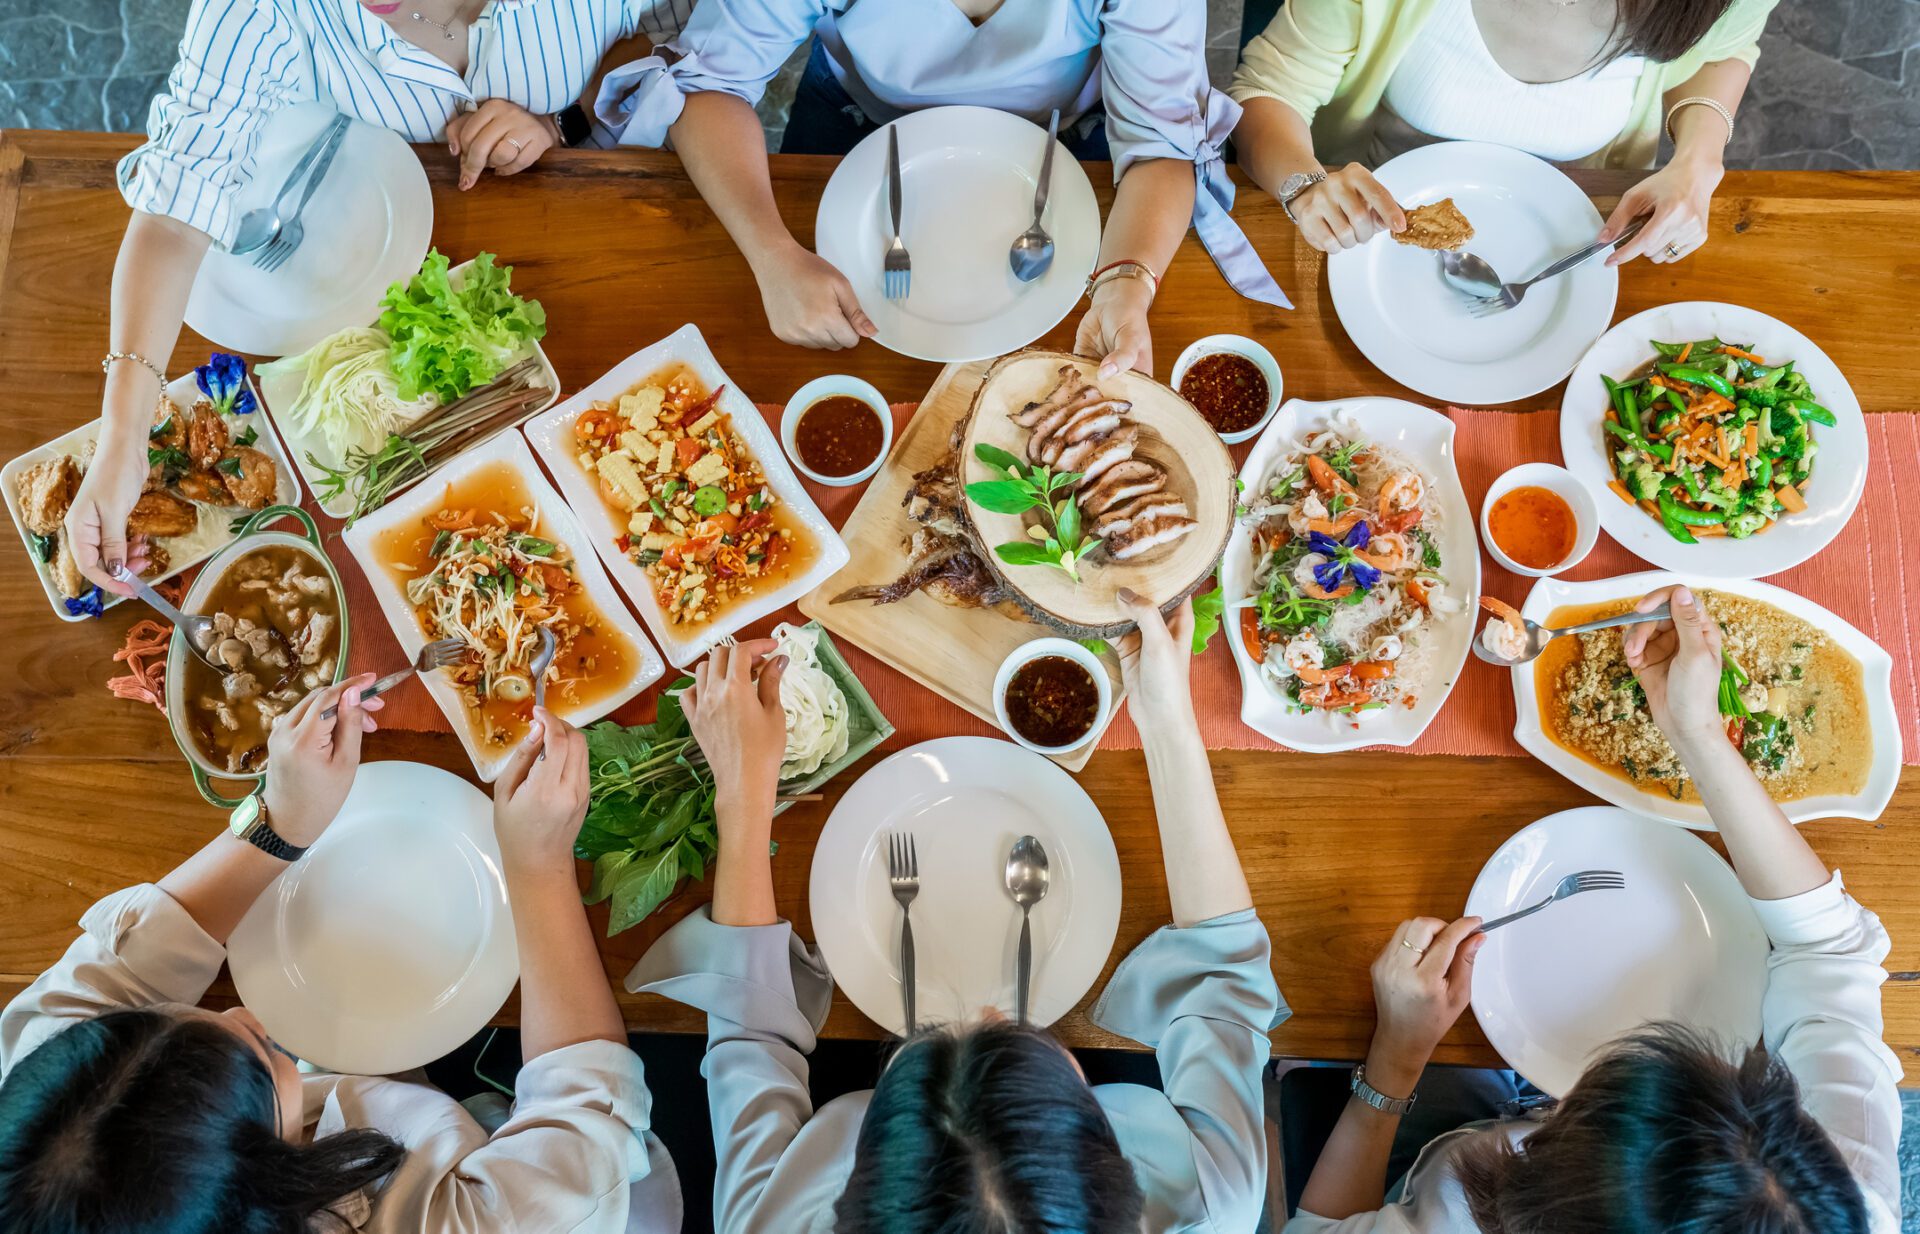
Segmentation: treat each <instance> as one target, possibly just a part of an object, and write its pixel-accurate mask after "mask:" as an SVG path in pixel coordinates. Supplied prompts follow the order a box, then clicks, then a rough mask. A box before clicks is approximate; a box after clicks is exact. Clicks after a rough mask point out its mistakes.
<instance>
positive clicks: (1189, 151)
mask: <svg viewBox="0 0 1920 1234" xmlns="http://www.w3.org/2000/svg"><path fill="white" fill-rule="evenodd" d="M1206 8H1207V6H1206V5H1205V4H1203V3H1201V2H1200V0H1004V3H1003V4H1001V6H1000V8H999V9H997V10H996V11H995V12H994V13H993V15H992V16H990V17H988V18H987V19H986V20H985V21H984V22H982V23H981V24H980V25H978V26H975V25H974V24H973V22H972V21H971V20H969V19H968V18H967V16H966V15H965V14H964V13H962V12H961V11H960V10H959V8H957V7H956V6H955V5H954V3H953V0H705V3H703V4H701V5H700V7H699V8H698V9H697V10H695V12H694V14H693V17H692V19H691V20H690V21H688V23H687V27H686V30H685V31H684V32H683V33H682V34H681V35H680V36H679V37H677V38H675V39H674V40H672V41H671V42H670V43H668V44H666V46H665V48H664V51H665V52H666V55H665V57H664V58H663V57H662V56H649V57H647V58H646V59H644V60H639V61H636V62H634V63H633V64H629V65H625V66H623V67H621V68H618V69H615V70H614V71H613V72H611V73H609V74H608V75H607V78H606V80H605V81H604V82H602V83H601V87H600V95H599V100H598V102H597V104H596V109H597V111H598V112H599V116H600V119H601V121H602V122H604V123H605V124H606V125H607V127H608V128H610V129H611V130H613V131H614V132H616V133H618V134H620V140H621V142H622V144H626V145H642V146H664V145H665V144H666V143H667V130H668V129H669V128H671V127H672V126H673V123H674V122H675V121H676V120H678V119H679V118H680V112H681V109H682V107H683V106H684V102H685V96H686V95H689V94H699V93H704V92H715V91H717V92H722V93H726V94H732V95H736V96H738V97H739V98H742V99H744V100H746V101H747V102H748V103H757V102H759V100H760V96H761V94H762V93H763V92H764V91H765V89H766V84H767V81H768V80H769V79H770V78H771V77H772V76H773V75H774V73H775V72H777V71H778V70H779V68H780V66H781V64H783V63H784V62H785V61H786V59H787V57H788V56H790V55H792V54H793V51H794V49H795V48H797V47H799V46H800V45H801V44H802V43H804V42H805V41H806V39H807V36H808V35H809V34H817V35H818V36H819V38H820V41H821V43H822V44H823V45H824V47H825V48H826V50H827V53H828V60H829V61H830V62H831V64H832V65H833V69H834V73H835V75H836V76H837V77H838V78H839V79H840V81H841V83H842V84H843V85H844V86H845V87H846V89H847V93H848V94H850V95H852V96H853V98H854V100H855V101H856V102H858V103H859V104H860V106H861V108H862V109H863V110H865V111H866V113H867V114H868V116H870V117H871V118H873V119H874V120H877V121H880V122H882V123H884V122H887V121H890V120H893V119H896V118H898V117H899V116H900V115H901V114H903V113H905V112H909V111H914V110H917V109H919V108H923V107H937V106H944V105H951V104H972V105H975V106H980V107H993V108H997V109H999V110H1001V111H1009V112H1013V113H1015V114H1017V115H1021V116H1024V117H1026V118H1027V119H1029V120H1032V121H1034V122H1036V123H1038V124H1043V125H1044V124H1045V123H1046V122H1047V116H1048V113H1049V112H1051V111H1052V110H1053V109H1054V108H1055V107H1058V108H1059V109H1060V121H1061V124H1062V125H1063V126H1070V125H1071V124H1072V123H1073V122H1074V121H1075V120H1077V119H1078V118H1079V117H1080V116H1081V115H1082V114H1084V113H1085V112H1087V111H1088V110H1089V109H1091V108H1092V107H1094V106H1095V105H1096V104H1104V106H1105V108H1106V123H1107V140H1108V144H1109V145H1110V146H1111V147H1112V150H1113V169H1114V178H1115V179H1116V180H1118V179H1119V177H1121V176H1123V175H1125V174H1126V171H1127V168H1128V167H1130V166H1132V165H1133V164H1134V163H1136V162H1138V161H1140V160H1141V159H1178V160H1180V161H1182V162H1190V163H1192V164H1193V165H1194V174H1195V176H1196V177H1197V181H1198V183H1197V185H1196V188H1197V190H1198V191H1197V192H1196V193H1195V196H1194V207H1193V225H1194V227H1195V228H1196V229H1197V230H1198V231H1199V233H1200V239H1201V241H1202V242H1203V243H1205V245H1206V246H1207V251H1208V253H1210V254H1211V255H1212V256H1213V259H1214V262H1215V263H1216V264H1217V265H1218V266H1219V267H1220V271H1221V273H1222V274H1223V275H1225V276H1226V279H1227V281H1228V282H1229V283H1231V284H1232V285H1233V287H1234V290H1236V291H1238V292H1239V293H1240V294H1241V295H1244V296H1250V297H1252V298H1254V299H1257V300H1264V301H1266V302H1267V303H1269V304H1277V305H1280V306H1281V307H1291V306H1290V305H1289V303H1288V300H1287V298H1286V296H1285V294H1284V293H1282V292H1281V290H1280V287H1279V285H1278V284H1276V283H1275V282H1274V281H1273V278H1272V277H1271V276H1270V275H1269V274H1268V273H1267V269H1266V267H1265V266H1264V265H1262V264H1261V262H1260V259H1259V257H1258V255H1257V254H1255V253H1254V251H1253V248H1252V246H1251V245H1249V244H1248V243H1247V238H1246V237H1245V236H1244V235H1242V234H1241V231H1240V228H1239V227H1238V225H1236V224H1235V223H1234V221H1233V219H1232V218H1231V217H1230V216H1229V215H1228V213H1227V212H1228V211H1229V210H1230V209H1231V208H1232V206H1233V183H1232V182H1231V181H1230V180H1229V179H1228V178H1227V171H1226V166H1225V164H1224V162H1223V161H1222V156H1221V145H1222V144H1223V143H1224V142H1225V141H1226V139H1227V135H1228V134H1229V133H1231V132H1232V131H1233V126H1234V124H1235V123H1236V122H1238V120H1239V118H1240V106H1239V104H1237V103H1235V102H1234V101H1233V100H1232V99H1229V98H1228V97H1227V96H1226V95H1224V94H1222V93H1220V92H1219V91H1217V90H1214V89H1212V88H1211V87H1210V86H1209V85H1208V84H1207V63H1206V53H1205V49H1204V45H1205V42H1206V33H1207V12H1206Z"/></svg>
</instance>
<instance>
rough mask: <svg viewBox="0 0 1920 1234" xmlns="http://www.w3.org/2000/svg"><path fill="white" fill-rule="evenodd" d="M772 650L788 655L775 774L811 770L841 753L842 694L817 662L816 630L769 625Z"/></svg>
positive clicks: (844, 728) (845, 709) (784, 776)
mask: <svg viewBox="0 0 1920 1234" xmlns="http://www.w3.org/2000/svg"><path fill="white" fill-rule="evenodd" d="M773 637H774V641H775V642H777V643H779V645H780V646H779V650H778V651H776V652H775V654H776V655H778V654H781V653H785V654H786V656H787V657H788V662H787V671H786V673H785V675H784V676H782V677H781V678H780V707H781V709H782V710H783V711H785V712H786V714H787V753H786V758H785V759H784V760H782V762H781V764H780V778H781V779H782V780H792V779H795V778H797V777H799V776H805V775H812V774H813V773H814V772H816V771H818V770H820V767H821V765H822V764H824V763H828V762H831V761H832V760H834V759H837V758H840V757H841V756H843V755H845V754H846V752H847V716H848V711H849V708H848V706H847V696H846V694H845V692H843V691H842V690H841V689H840V687H839V685H838V684H836V683H835V681H834V680H833V678H831V677H829V676H828V675H827V672H826V670H825V669H823V668H821V667H820V652H819V647H820V631H819V630H817V629H811V630H810V629H807V628H806V627H804V626H791V625H785V624H782V625H780V626H777V627H775V628H774V631H773Z"/></svg>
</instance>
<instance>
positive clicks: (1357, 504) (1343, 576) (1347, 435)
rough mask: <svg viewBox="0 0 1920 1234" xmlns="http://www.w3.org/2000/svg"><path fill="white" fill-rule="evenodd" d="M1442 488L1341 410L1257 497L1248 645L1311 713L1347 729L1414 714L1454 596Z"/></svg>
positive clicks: (1243, 619) (1274, 682)
mask: <svg viewBox="0 0 1920 1234" xmlns="http://www.w3.org/2000/svg"><path fill="white" fill-rule="evenodd" d="M1432 487H1433V486H1432V481H1431V480H1429V479H1428V478H1427V477H1426V476H1425V475H1423V474H1422V473H1421V471H1420V470H1419V468H1417V467H1415V466H1414V465H1413V464H1412V463H1411V462H1409V461H1408V460H1407V459H1406V458H1404V457H1402V456H1401V455H1399V454H1396V453H1394V452H1392V451H1389V450H1386V449H1384V448H1382V447H1380V446H1378V445H1374V444H1372V443H1370V442H1368V441H1366V440H1365V439H1364V438H1362V437H1361V436H1360V434H1359V430H1358V426H1357V425H1356V424H1354V422H1353V421H1352V420H1351V418H1349V417H1348V416H1347V415H1346V414H1345V413H1344V412H1337V413H1335V415H1334V416H1333V418H1332V421H1331V426H1330V427H1329V428H1327V429H1324V430H1322V431H1319V432H1313V433H1308V434H1305V435H1304V436H1302V437H1300V438H1297V439H1296V440H1295V441H1294V442H1293V443H1292V447H1291V448H1290V449H1289V450H1288V452H1287V453H1286V454H1285V455H1283V456H1282V457H1281V458H1280V460H1279V461H1278V462H1276V463H1275V464H1274V466H1273V468H1272V470H1271V471H1270V472H1269V473H1268V474H1267V475H1266V476H1265V477H1264V478H1263V479H1262V481H1261V483H1260V486H1259V488H1258V489H1257V491H1254V492H1251V493H1249V494H1247V497H1246V504H1245V505H1244V506H1243V507H1242V510H1241V515H1240V517H1241V519H1242V520H1243V521H1244V522H1246V523H1247V524H1248V525H1249V528H1250V531H1251V534H1252V545H1253V569H1252V572H1251V578H1252V585H1253V588H1254V591H1253V594H1252V595H1250V596H1248V597H1246V598H1244V599H1243V600H1242V601H1241V602H1240V605H1239V607H1240V610H1241V611H1240V619H1239V620H1240V638H1241V645H1242V647H1243V648H1244V649H1245V650H1246V653H1247V654H1248V656H1250V657H1251V658H1252V659H1253V660H1254V661H1255V662H1256V663H1257V664H1258V665H1259V666H1260V670H1261V675H1262V676H1263V677H1264V678H1265V679H1266V681H1267V682H1268V684H1269V685H1271V686H1272V687H1273V688H1274V689H1276V690H1278V691H1280V692H1281V693H1282V694H1284V695H1285V696H1286V697H1287V698H1288V699H1289V700H1290V701H1291V702H1292V703H1293V704H1294V705H1295V706H1296V707H1298V708H1299V709H1300V710H1301V711H1302V712H1303V713H1311V712H1319V713H1322V714H1327V715H1329V716H1335V715H1337V716H1341V717H1344V718H1346V719H1348V720H1350V721H1357V719H1358V717H1360V716H1362V715H1364V714H1365V713H1367V712H1372V711H1379V710H1383V709H1385V708H1388V707H1406V708H1412V707H1414V706H1415V705H1417V703H1418V702H1419V699H1420V693H1421V691H1422V690H1424V689H1425V688H1426V686H1427V678H1428V677H1429V676H1430V673H1429V671H1428V665H1429V660H1430V656H1431V643H1432V639H1431V638H1430V634H1431V625H1432V623H1433V621H1434V618H1435V617H1436V616H1438V615H1443V614H1448V613H1457V612H1459V611H1461V607H1462V606H1461V602H1460V601H1459V600H1458V599H1457V598H1455V597H1453V596H1451V595H1449V594H1448V593H1447V578H1446V575H1445V574H1444V573H1442V569H1443V566H1444V563H1443V562H1442V560H1441V556H1440V549H1439V545H1438V540H1437V539H1436V534H1437V532H1438V531H1439V522H1440V517H1441V515H1440V510H1439V508H1438V505H1437V503H1433V502H1430V500H1429V497H1430V494H1431V492H1432Z"/></svg>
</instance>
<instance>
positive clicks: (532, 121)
mask: <svg viewBox="0 0 1920 1234" xmlns="http://www.w3.org/2000/svg"><path fill="white" fill-rule="evenodd" d="M559 144H560V126H559V125H558V124H556V123H554V119H553V117H552V116H536V115H534V114H533V113H532V112H530V111H528V110H527V109H526V108H524V107H522V106H520V104H518V103H509V102H508V101H507V100H505V99H488V100H487V101H486V102H484V103H482V104H480V106H478V107H476V108H474V109H473V110H472V111H463V112H461V113H460V114H459V115H456V116H454V117H453V118H452V119H451V120H448V121H447V150H448V152H449V153H451V154H452V155H453V157H455V158H457V159H459V160H460V188H461V190H462V191H463V192H464V191H465V190H467V189H470V188H472V187H473V186H474V185H476V184H478V183H479V182H480V173H481V172H483V171H491V172H493V173H494V174H495V175H497V176H511V175H513V174H514V173H515V172H520V171H525V170H526V169H527V168H529V167H531V166H533V165H534V163H535V162H537V161H538V160H539V158H540V156H541V155H543V154H545V153H546V152H547V151H549V150H551V149H553V148H554V147H555V146H557V145H559Z"/></svg>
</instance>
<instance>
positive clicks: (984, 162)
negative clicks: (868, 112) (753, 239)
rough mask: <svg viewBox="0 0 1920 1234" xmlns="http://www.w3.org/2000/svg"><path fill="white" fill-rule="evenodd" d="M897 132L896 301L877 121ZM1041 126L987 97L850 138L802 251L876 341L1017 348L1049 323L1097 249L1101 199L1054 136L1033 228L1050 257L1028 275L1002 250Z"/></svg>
mask: <svg viewBox="0 0 1920 1234" xmlns="http://www.w3.org/2000/svg"><path fill="white" fill-rule="evenodd" d="M889 128H893V129H898V130H899V133H900V183H901V203H900V235H901V239H902V240H904V241H905V242H906V246H907V252H908V255H909V256H910V257H911V258H912V261H913V280H912V288H911V291H910V293H909V294H908V296H907V297H906V298H905V299H903V300H889V299H887V298H886V296H885V295H884V294H883V293H882V290H881V280H882V274H883V270H882V258H883V257H884V256H885V255H886V251H887V245H888V244H889V243H890V242H891V241H892V239H893V216H892V214H891V212H890V211H889V209H888V205H887V129H889ZM1046 141H1047V134H1046V130H1045V129H1042V128H1039V127H1037V126H1035V125H1033V124H1031V123H1029V122H1027V121H1025V120H1022V119H1021V118H1020V117H1019V116H1015V115H1011V114H1009V113H1007V112H1004V111H994V110H993V109H991V108H987V107H930V108H927V109H926V110H925V111H916V112H909V113H908V114H907V115H904V116H902V117H901V118H900V119H898V120H896V121H894V122H893V123H892V124H891V125H886V126H883V127H881V128H879V129H877V130H875V131H874V132H872V133H870V134H868V135H867V137H866V138H865V139H864V140H862V141H861V142H860V144H859V145H857V146H855V147H854V148H853V149H852V151H851V152H849V153H848V155H847V157H846V158H844V159H842V160H841V161H840V165H839V166H838V167H836V168H834V171H833V176H832V178H831V179H829V180H828V181H827V187H826V191H825V192H823V193H822V194H821V195H820V211H819V215H818V217H817V219H816V221H815V223H814V247H815V249H816V250H817V251H818V252H819V254H820V256H822V257H824V258H826V259H827V260H828V261H829V262H832V263H833V265H834V267H835V268H836V269H838V270H839V271H840V272H841V273H842V274H844V275H846V276H847V279H848V281H849V282H851V283H852V284H853V291H854V294H855V295H856V296H858V297H859V299H860V307H861V308H863V309H865V310H866V313H867V316H869V317H871V318H872V319H873V324H874V326H875V327H876V328H877V329H878V331H879V333H878V334H877V335H876V336H875V341H877V342H878V343H879V344H880V345H881V346H882V347H887V348H890V349H892V350H894V351H897V352H900V353H901V354H903V355H909V356H916V357H918V358H920V359H922V360H939V361H964V360H979V359H984V358H985V357H988V356H998V355H1004V354H1005V353H1007V352H1009V351H1016V350H1018V349H1019V348H1022V347H1024V346H1026V345H1027V344H1028V343H1031V342H1033V340H1035V339H1037V338H1039V337H1040V336H1041V335H1043V334H1045V333H1046V332H1047V331H1049V330H1051V329H1053V327H1054V326H1055V325H1057V324H1059V322H1060V319H1061V318H1063V317H1065V316H1066V315H1067V313H1068V311H1069V310H1071V309H1072V308H1073V306H1074V305H1075V304H1078V303H1079V302H1080V297H1081V296H1082V295H1084V294H1085V292H1086V285H1087V275H1089V274H1091V273H1092V272H1093V263H1094V260H1095V259H1096V258H1097V257H1098V256H1099V253H1100V205H1099V203H1098V202H1097V201H1095V200H1094V196H1093V185H1092V184H1090V183H1089V182H1088V181H1087V173H1086V172H1085V171H1084V170H1082V169H1081V167H1080V162H1079V160H1077V159H1075V158H1074V157H1073V156H1072V155H1071V154H1069V153H1067V150H1066V147H1064V146H1060V145H1058V143H1057V142H1056V144H1055V146H1056V148H1055V150H1054V153H1053V181H1052V185H1051V187H1050V189H1049V192H1048V198H1047V209H1046V213H1045V214H1044V215H1043V216H1042V221H1043V224H1044V226H1045V227H1046V228H1047V230H1048V231H1049V232H1050V233H1051V234H1052V236H1053V265H1052V266H1050V267H1049V268H1048V269H1047V272H1046V273H1045V274H1043V275H1041V276H1040V277H1039V278H1038V279H1035V280H1034V281H1033V282H1031V283H1023V282H1021V281H1020V280H1019V279H1017V278H1015V277H1014V276H1013V269H1012V267H1011V266H1010V265H1009V264H1008V262H1007V252H1008V250H1009V249H1010V248H1011V247H1012V245H1013V241H1014V238H1015V237H1016V236H1018V235H1019V234H1020V233H1021V232H1023V231H1025V230H1026V229H1027V228H1028V227H1029V226H1031V225H1032V223H1033V194H1034V189H1035V188H1037V187H1038V185H1039V182H1040V161H1041V157H1042V155H1043V154H1044V153H1045V149H1046Z"/></svg>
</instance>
